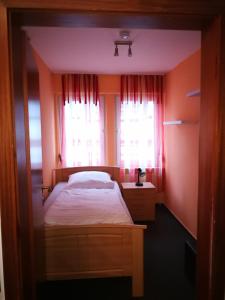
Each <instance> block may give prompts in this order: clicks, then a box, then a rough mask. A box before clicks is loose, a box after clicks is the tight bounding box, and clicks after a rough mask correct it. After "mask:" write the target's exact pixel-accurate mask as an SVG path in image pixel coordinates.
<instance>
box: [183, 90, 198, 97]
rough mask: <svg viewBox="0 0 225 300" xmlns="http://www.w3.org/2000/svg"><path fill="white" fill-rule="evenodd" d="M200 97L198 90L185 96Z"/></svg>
mask: <svg viewBox="0 0 225 300" xmlns="http://www.w3.org/2000/svg"><path fill="white" fill-rule="evenodd" d="M200 95H201V91H200V90H194V91H190V92H188V93H187V94H186V96H187V97H199V96H200Z"/></svg>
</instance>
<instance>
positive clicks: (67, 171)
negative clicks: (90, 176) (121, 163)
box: [53, 166, 120, 185]
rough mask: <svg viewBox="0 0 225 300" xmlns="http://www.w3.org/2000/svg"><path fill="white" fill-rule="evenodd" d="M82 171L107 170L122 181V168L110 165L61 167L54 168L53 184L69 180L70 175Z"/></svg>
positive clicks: (117, 179)
mask: <svg viewBox="0 0 225 300" xmlns="http://www.w3.org/2000/svg"><path fill="white" fill-rule="evenodd" d="M81 171H101V172H107V173H109V174H110V175H111V177H112V179H113V180H116V181H117V182H120V168H119V167H108V166H96V167H94V166H88V167H72V168H59V169H54V170H53V184H54V185H56V183H58V182H60V181H68V179H69V175H71V174H73V173H77V172H81Z"/></svg>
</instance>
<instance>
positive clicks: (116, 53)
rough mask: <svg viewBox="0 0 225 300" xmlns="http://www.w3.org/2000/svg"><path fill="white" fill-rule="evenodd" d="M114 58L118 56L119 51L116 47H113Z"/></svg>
mask: <svg viewBox="0 0 225 300" xmlns="http://www.w3.org/2000/svg"><path fill="white" fill-rule="evenodd" d="M114 56H119V49H118V47H117V45H116V47H115V52H114Z"/></svg>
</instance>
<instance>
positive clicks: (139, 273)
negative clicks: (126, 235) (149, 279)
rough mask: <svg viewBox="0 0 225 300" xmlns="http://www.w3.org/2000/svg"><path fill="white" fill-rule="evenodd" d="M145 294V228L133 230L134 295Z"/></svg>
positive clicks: (140, 295)
mask: <svg viewBox="0 0 225 300" xmlns="http://www.w3.org/2000/svg"><path fill="white" fill-rule="evenodd" d="M143 295H144V268H143V230H134V231H133V276H132V296H133V297H142V296H143Z"/></svg>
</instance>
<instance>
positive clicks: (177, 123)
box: [163, 120, 184, 125]
mask: <svg viewBox="0 0 225 300" xmlns="http://www.w3.org/2000/svg"><path fill="white" fill-rule="evenodd" d="M183 124H184V121H183V120H173V121H165V122H163V125H183Z"/></svg>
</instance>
